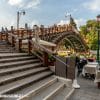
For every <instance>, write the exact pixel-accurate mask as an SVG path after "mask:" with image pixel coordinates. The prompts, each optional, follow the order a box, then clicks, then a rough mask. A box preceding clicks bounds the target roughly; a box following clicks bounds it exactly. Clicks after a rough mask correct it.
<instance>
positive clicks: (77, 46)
mask: <svg viewBox="0 0 100 100" xmlns="http://www.w3.org/2000/svg"><path fill="white" fill-rule="evenodd" d="M63 39H67V41H68V42H69V43H70V44H71V46H72V48H74V50H75V51H76V52H83V51H87V50H88V47H87V45H86V43H85V41H84V40H83V39H82V37H81V36H80V34H78V33H75V32H62V33H59V35H57V36H56V37H53V39H52V42H53V43H55V44H57V45H58V44H59V42H61V41H62V40H63Z"/></svg>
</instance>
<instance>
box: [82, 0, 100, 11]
mask: <svg viewBox="0 0 100 100" xmlns="http://www.w3.org/2000/svg"><path fill="white" fill-rule="evenodd" d="M83 6H84V7H85V8H87V9H89V10H91V11H97V12H98V11H100V0H90V1H88V2H85V3H84V4H83Z"/></svg>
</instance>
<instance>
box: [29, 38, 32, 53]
mask: <svg viewBox="0 0 100 100" xmlns="http://www.w3.org/2000/svg"><path fill="white" fill-rule="evenodd" d="M31 41H32V37H31V36H29V38H28V53H29V54H31V50H32V43H31Z"/></svg>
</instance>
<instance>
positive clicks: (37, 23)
mask: <svg viewBox="0 0 100 100" xmlns="http://www.w3.org/2000/svg"><path fill="white" fill-rule="evenodd" d="M33 25H38V26H39V25H40V23H39V21H38V20H33V21H32V22H31V23H30V27H33Z"/></svg>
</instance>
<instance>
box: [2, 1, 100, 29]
mask: <svg viewBox="0 0 100 100" xmlns="http://www.w3.org/2000/svg"><path fill="white" fill-rule="evenodd" d="M18 11H19V12H22V11H25V12H26V14H25V15H22V14H21V15H20V27H23V26H24V24H25V23H28V25H29V27H32V26H33V25H34V24H37V25H41V24H42V25H45V26H51V25H53V24H65V23H68V20H69V16H68V15H70V14H71V15H72V17H73V18H74V20H75V22H76V23H77V25H78V27H79V26H81V25H84V24H85V23H86V21H87V20H89V19H96V16H97V15H98V14H100V0H0V27H10V26H14V27H16V25H17V12H18ZM65 16H67V17H65Z"/></svg>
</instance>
